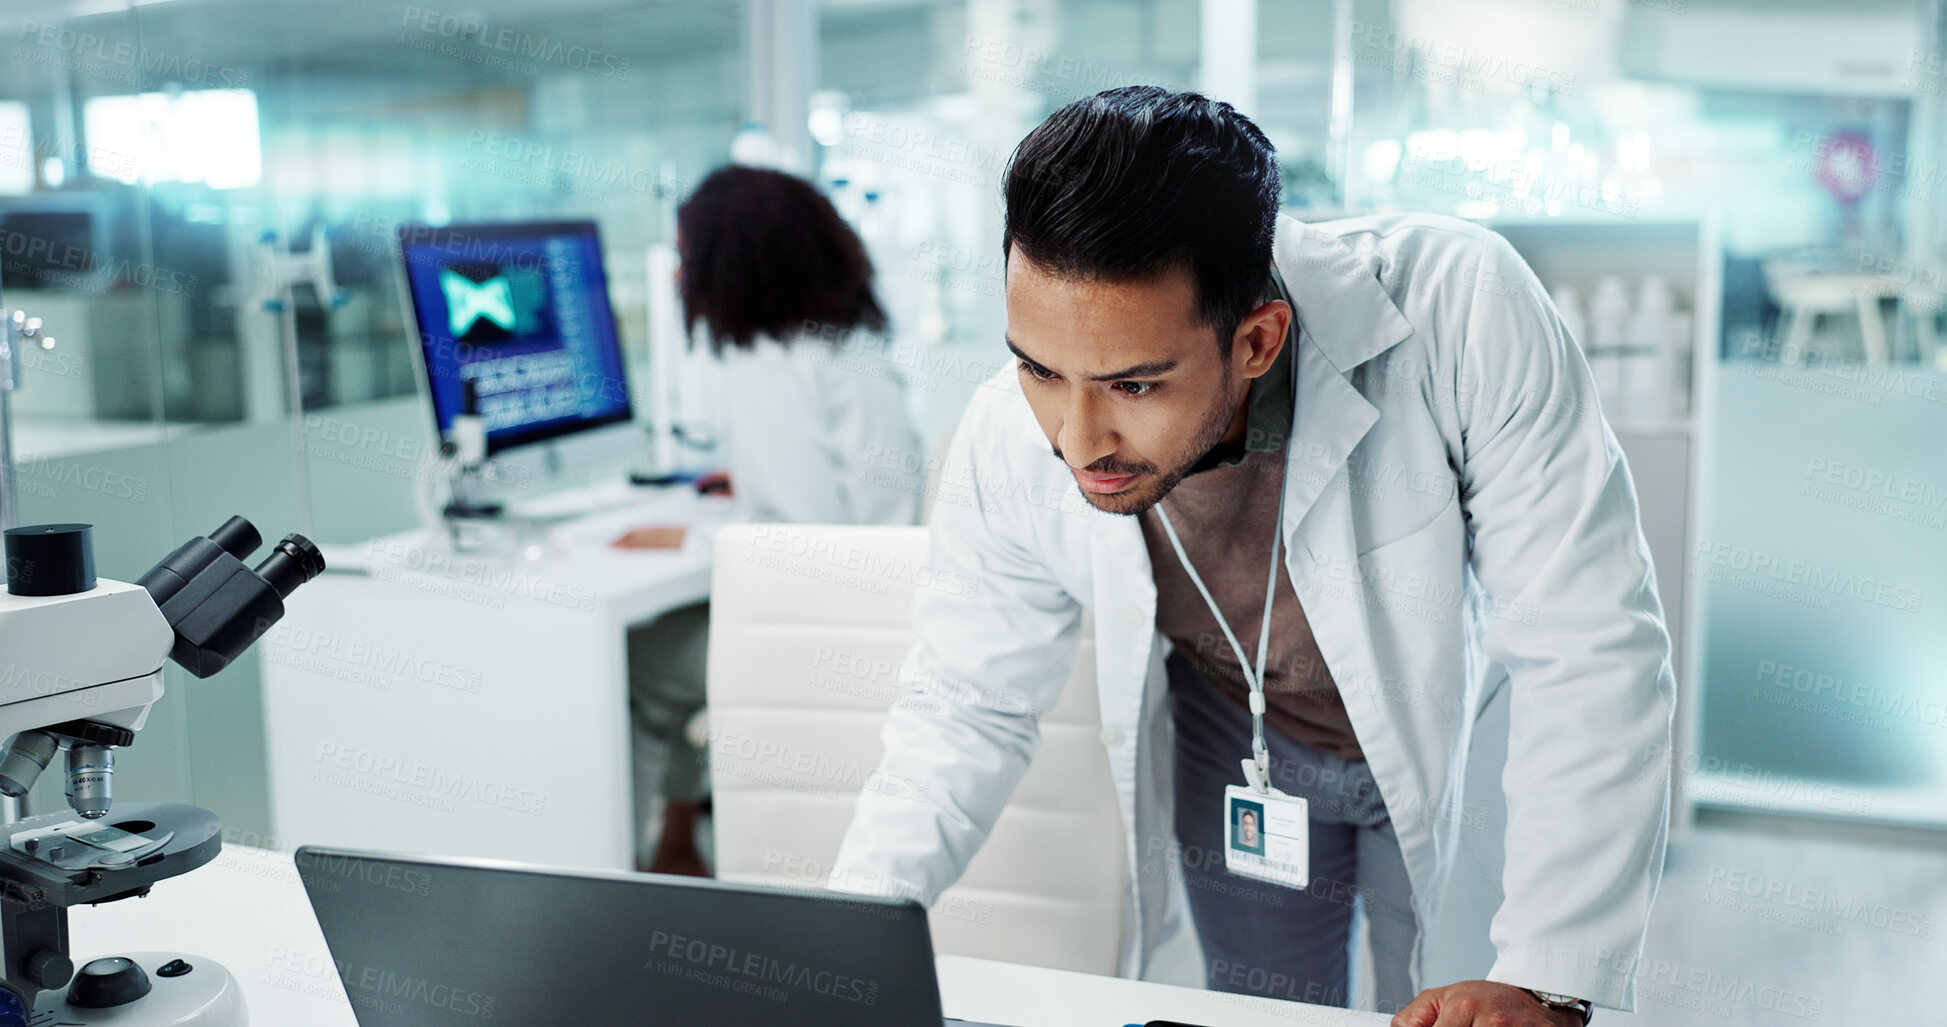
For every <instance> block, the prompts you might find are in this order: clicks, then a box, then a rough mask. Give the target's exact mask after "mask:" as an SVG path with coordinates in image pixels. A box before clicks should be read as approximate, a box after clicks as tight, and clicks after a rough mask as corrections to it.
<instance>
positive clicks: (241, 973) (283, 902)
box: [70, 846, 1388, 1027]
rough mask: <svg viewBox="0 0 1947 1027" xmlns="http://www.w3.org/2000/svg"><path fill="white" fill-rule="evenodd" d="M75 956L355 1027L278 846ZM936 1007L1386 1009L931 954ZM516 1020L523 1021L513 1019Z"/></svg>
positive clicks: (1188, 1014) (1048, 1026)
mask: <svg viewBox="0 0 1947 1027" xmlns="http://www.w3.org/2000/svg"><path fill="white" fill-rule="evenodd" d="M70 927H71V936H72V948H73V955H74V959H75V963H76V965H79V964H81V963H84V962H86V961H88V960H89V959H93V958H96V957H99V956H105V955H114V954H116V953H118V952H137V951H166V952H185V953H189V954H192V955H196V956H202V957H204V958H207V959H214V960H216V961H217V962H218V963H221V964H222V965H224V966H226V967H228V968H229V970H230V972H231V973H233V974H235V975H236V977H237V981H238V983H239V984H240V985H242V987H243V993H244V998H245V1000H246V1001H247V1002H248V1003H249V1006H250V1022H251V1023H252V1024H254V1025H257V1027H356V1022H355V1021H354V1020H353V1018H352V1011H351V1004H350V1002H349V1000H348V999H347V998H346V997H345V990H344V986H343V985H342V984H341V983H340V982H339V980H338V977H337V974H336V972H335V971H334V970H333V967H332V963H331V959H330V956H329V952H328V950H327V949H326V948H325V941H324V935H323V933H322V932H320V931H319V929H318V922H317V920H316V919H315V918H314V917H313V916H312V915H311V906H310V904H309V903H308V902H307V901H306V900H305V897H304V888H303V886H302V885H300V884H299V883H298V877H297V868H296V867H295V866H293V865H292V863H291V857H290V856H289V855H288V854H287V853H283V852H277V851H272V850H265V849H253V848H246V847H242V846H230V847H227V848H225V849H224V851H223V853H222V855H220V856H218V857H217V859H216V860H215V862H213V863H211V864H209V865H208V866H205V867H202V868H200V869H198V870H194V871H191V872H190V873H187V874H184V875H183V876H181V877H176V878H171V879H170V880H167V881H163V882H161V883H159V884H157V885H156V887H155V891H154V892H153V893H151V894H150V896H149V897H148V898H146V899H125V900H123V901H121V902H112V903H109V904H108V905H105V906H98V907H88V906H83V907H81V908H79V909H76V910H73V911H72V912H71V914H70ZM939 971H940V995H941V1001H942V1003H943V1004H944V1006H945V1008H946V1013H947V1015H948V1016H954V1017H959V1018H960V1019H970V1020H986V1021H989V1022H992V1023H999V1024H1009V1025H1013V1027H1122V1025H1124V1024H1129V1023H1138V1024H1139V1023H1142V1022H1144V1021H1146V1020H1152V1019H1176V1020H1181V1021H1183V1022H1186V1023H1198V1024H1209V1025H1210V1027H1288V1025H1290V1024H1319V1025H1323V1027H1383V1025H1384V1024H1385V1023H1386V1022H1387V1019H1388V1018H1387V1017H1384V1016H1381V1015H1379V1014H1377V1013H1352V1012H1347V1011H1345V1010H1342V1009H1329V1008H1326V1007H1323V1006H1308V1005H1300V1004H1298V1003H1295V1002H1273V1001H1269V1000H1266V999H1250V998H1244V997H1242V996H1237V995H1224V994H1219V993H1216V992H1205V991H1196V990H1192V989H1189V988H1175V987H1171V986H1169V985H1163V984H1148V983H1144V982H1141V981H1124V980H1118V979H1116V978H1113V977H1097V976H1093V975H1089V974H1077V973H1068V972H1065V971H1060V970H1043V969H1040V968H1038V967H1027V966H1017V965H1014V964H1011V963H995V962H989V961H987V960H982V959H967V958H963V957H957V956H942V957H940V960H939ZM520 1027H528V1025H520Z"/></svg>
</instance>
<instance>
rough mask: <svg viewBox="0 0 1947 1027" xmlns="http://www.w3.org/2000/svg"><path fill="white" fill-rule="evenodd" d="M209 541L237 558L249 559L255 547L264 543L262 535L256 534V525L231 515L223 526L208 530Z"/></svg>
mask: <svg viewBox="0 0 1947 1027" xmlns="http://www.w3.org/2000/svg"><path fill="white" fill-rule="evenodd" d="M210 541H211V542H214V543H216V544H217V545H219V546H222V547H223V551H224V552H226V553H229V554H230V555H231V556H234V557H236V558H237V559H239V560H246V559H249V557H250V554H251V553H254V552H256V551H257V547H258V546H261V545H263V544H264V537H263V536H262V535H259V534H257V527H256V525H253V524H251V523H250V522H249V521H246V520H244V519H243V518H241V517H236V516H232V517H231V518H230V519H229V520H227V521H224V522H223V526H222V527H220V528H217V529H216V530H215V531H212V532H210Z"/></svg>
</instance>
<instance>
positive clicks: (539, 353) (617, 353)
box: [399, 221, 634, 453]
mask: <svg viewBox="0 0 1947 1027" xmlns="http://www.w3.org/2000/svg"><path fill="white" fill-rule="evenodd" d="M399 246H400V250H401V252H402V254H403V256H404V257H405V264H406V283H407V287H408V288H409V290H410V291H411V294H412V306H413V313H414V316H415V317H416V318H417V319H418V327H419V341H420V346H421V349H422V351H423V352H424V354H425V358H426V359H425V367H426V376H427V384H428V385H430V386H431V390H432V396H433V419H434V421H435V423H436V424H437V425H438V428H439V431H440V433H441V434H442V435H443V434H445V433H446V431H447V430H448V429H449V428H450V427H451V426H452V424H453V418H454V416H455V415H457V414H459V413H460V412H461V410H462V406H463V404H464V402H465V396H466V393H467V389H468V385H469V384H470V385H471V387H472V392H473V396H474V401H475V404H476V406H475V409H476V411H477V412H478V413H479V415H480V416H481V417H482V418H483V419H484V420H485V421H486V425H487V451H488V452H490V453H496V452H500V451H501V450H504V449H507V448H509V447H512V446H518V445H522V444H524V443H529V442H538V441H540V440H542V439H548V438H553V437H555V436H558V435H564V434H567V433H569V432H574V431H581V430H583V429H587V428H593V427H598V426H600V425H605V424H613V423H616V422H618V421H627V420H629V419H630V418H632V417H633V416H634V415H633V412H632V411H631V409H630V406H629V385H628V378H627V375H626V373H625V372H624V369H623V365H622V347H621V344H620V342H619V341H618V339H617V336H616V332H615V316H614V314H613V313H612V312H611V311H610V309H609V304H608V280H607V276H606V275H605V274H604V273H603V270H602V249H601V240H600V238H599V237H598V236H597V235H596V232H595V225H594V224H593V223H592V222H585V221H584V222H560V223H510V224H479V225H452V226H448V227H444V228H429V227H426V226H422V225H402V226H400V228H399Z"/></svg>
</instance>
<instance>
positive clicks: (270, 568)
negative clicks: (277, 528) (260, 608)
mask: <svg viewBox="0 0 1947 1027" xmlns="http://www.w3.org/2000/svg"><path fill="white" fill-rule="evenodd" d="M324 566H325V562H324V554H323V553H322V552H319V551H318V547H317V546H316V545H314V544H313V543H312V542H311V540H310V539H308V538H305V537H304V536H303V535H286V536H284V539H283V541H281V542H279V543H277V545H276V546H275V547H273V548H272V549H271V551H270V555H269V556H266V557H264V562H263V563H260V564H258V565H257V576H258V577H260V578H262V579H264V580H265V581H268V582H270V587H272V588H274V589H276V590H277V597H278V598H279V599H288V598H290V595H291V593H292V592H295V591H297V587H298V586H299V585H302V584H304V583H305V582H307V581H310V580H311V579H312V578H315V577H317V576H318V575H320V574H323V573H324Z"/></svg>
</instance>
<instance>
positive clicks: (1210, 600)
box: [1156, 263, 1298, 792]
mask: <svg viewBox="0 0 1947 1027" xmlns="http://www.w3.org/2000/svg"><path fill="white" fill-rule="evenodd" d="M1271 282H1272V284H1274V285H1275V286H1277V289H1278V298H1279V299H1281V300H1284V301H1285V305H1286V306H1289V307H1290V308H1291V318H1292V320H1291V328H1290V329H1289V331H1288V333H1287V335H1286V338H1285V345H1286V346H1287V347H1289V348H1290V349H1291V350H1292V352H1291V354H1290V357H1291V361H1292V368H1291V376H1292V382H1291V392H1292V397H1293V399H1296V398H1297V394H1298V385H1297V377H1298V365H1297V361H1298V353H1297V343H1298V304H1297V303H1295V302H1293V301H1292V298H1291V290H1290V289H1288V288H1286V287H1285V284H1284V276H1283V275H1282V274H1280V273H1279V272H1278V266H1277V264H1275V263H1274V264H1272V265H1271ZM1275 452H1276V453H1277V459H1278V519H1277V525H1276V527H1275V528H1273V529H1272V531H1271V573H1270V574H1269V575H1268V576H1267V577H1266V579H1265V582H1264V616H1263V618H1262V619H1261V621H1260V622H1259V624H1258V632H1257V666H1256V667H1255V668H1253V667H1252V666H1251V664H1250V663H1249V662H1248V661H1246V660H1245V659H1244V646H1243V645H1242V644H1241V643H1239V642H1238V641H1237V635H1236V634H1235V633H1234V632H1232V631H1231V630H1230V622H1229V621H1227V620H1225V619H1224V611H1222V610H1219V609H1217V600H1216V597H1214V596H1212V595H1211V594H1210V589H1209V588H1208V587H1207V586H1205V585H1204V583H1203V578H1202V576H1200V575H1198V574H1197V569H1196V567H1195V566H1193V565H1192V564H1191V563H1190V555H1189V554H1188V553H1185V552H1184V551H1183V541H1182V540H1181V539H1179V538H1177V537H1176V526H1175V525H1173V524H1171V523H1170V512H1169V511H1168V510H1165V509H1163V504H1162V502H1161V501H1158V502H1157V504H1156V515H1157V517H1159V518H1161V519H1162V522H1163V533H1164V534H1166V535H1168V536H1169V537H1170V548H1171V549H1174V550H1176V558H1177V560H1178V561H1180V562H1181V563H1182V564H1183V569H1184V570H1185V571H1188V572H1189V574H1190V583H1191V584H1193V585H1195V586H1197V594H1199V595H1201V596H1203V602H1204V605H1205V606H1208V607H1210V615H1211V616H1212V617H1215V618H1217V626H1218V627H1220V628H1222V629H1223V630H1224V639H1225V640H1226V641H1228V642H1229V643H1230V649H1231V652H1234V653H1236V654H1237V667H1238V669H1239V670H1240V671H1242V672H1243V674H1244V682H1245V683H1246V684H1248V685H1250V687H1251V759H1252V760H1253V761H1254V762H1256V763H1257V781H1256V782H1255V784H1256V787H1257V790H1258V791H1259V792H1263V791H1266V790H1267V788H1268V787H1269V786H1268V785H1267V784H1266V782H1268V781H1270V780H1271V776H1270V772H1269V768H1270V763H1271V757H1270V755H1269V753H1268V751H1267V750H1266V749H1265V746H1264V664H1265V661H1264V654H1265V652H1266V651H1267V650H1268V649H1269V648H1270V645H1271V603H1272V600H1274V599H1275V598H1276V597H1277V594H1278V545H1279V543H1280V542H1282V541H1284V495H1285V480H1286V478H1288V477H1289V475H1288V474H1287V473H1286V471H1287V467H1288V465H1287V462H1286V461H1287V457H1288V455H1289V454H1287V453H1286V451H1285V450H1284V449H1283V448H1282V447H1280V448H1279V449H1277V450H1275Z"/></svg>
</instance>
